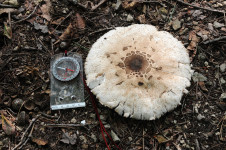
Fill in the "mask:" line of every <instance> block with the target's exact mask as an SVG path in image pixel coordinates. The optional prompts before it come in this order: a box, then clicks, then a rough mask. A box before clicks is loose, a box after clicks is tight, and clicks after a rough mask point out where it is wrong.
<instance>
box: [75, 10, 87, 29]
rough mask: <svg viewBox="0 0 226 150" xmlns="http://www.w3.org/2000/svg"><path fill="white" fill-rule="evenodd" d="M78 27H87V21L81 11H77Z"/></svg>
mask: <svg viewBox="0 0 226 150" xmlns="http://www.w3.org/2000/svg"><path fill="white" fill-rule="evenodd" d="M76 27H77V28H79V29H85V27H86V24H85V21H84V19H83V18H82V17H81V15H80V14H79V13H76Z"/></svg>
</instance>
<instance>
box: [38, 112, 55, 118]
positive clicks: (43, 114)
mask: <svg viewBox="0 0 226 150" xmlns="http://www.w3.org/2000/svg"><path fill="white" fill-rule="evenodd" d="M40 114H41V115H42V116H43V117H46V118H49V119H58V117H57V116H50V115H47V114H45V113H43V112H41V113H40Z"/></svg>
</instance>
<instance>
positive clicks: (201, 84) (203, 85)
mask: <svg viewBox="0 0 226 150" xmlns="http://www.w3.org/2000/svg"><path fill="white" fill-rule="evenodd" d="M198 83H199V86H200V88H201V89H202V90H203V91H206V92H207V91H208V90H207V88H206V86H205V83H204V82H202V81H201V82H198Z"/></svg>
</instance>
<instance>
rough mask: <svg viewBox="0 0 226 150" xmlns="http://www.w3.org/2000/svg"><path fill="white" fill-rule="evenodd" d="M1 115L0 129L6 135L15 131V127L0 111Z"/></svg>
mask: <svg viewBox="0 0 226 150" xmlns="http://www.w3.org/2000/svg"><path fill="white" fill-rule="evenodd" d="M1 117H2V129H3V130H4V132H5V133H6V134H7V135H14V134H15V132H16V127H15V126H14V125H13V124H12V123H11V122H10V121H9V120H7V119H6V117H5V116H4V115H3V113H2V112H1Z"/></svg>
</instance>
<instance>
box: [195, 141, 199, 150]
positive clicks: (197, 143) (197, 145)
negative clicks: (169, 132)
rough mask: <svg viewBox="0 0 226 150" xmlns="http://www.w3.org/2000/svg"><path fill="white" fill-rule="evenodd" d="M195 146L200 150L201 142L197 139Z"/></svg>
mask: <svg viewBox="0 0 226 150" xmlns="http://www.w3.org/2000/svg"><path fill="white" fill-rule="evenodd" d="M195 146H196V149H197V150H200V146H199V141H198V139H195Z"/></svg>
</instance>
